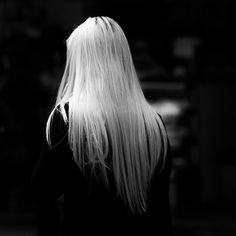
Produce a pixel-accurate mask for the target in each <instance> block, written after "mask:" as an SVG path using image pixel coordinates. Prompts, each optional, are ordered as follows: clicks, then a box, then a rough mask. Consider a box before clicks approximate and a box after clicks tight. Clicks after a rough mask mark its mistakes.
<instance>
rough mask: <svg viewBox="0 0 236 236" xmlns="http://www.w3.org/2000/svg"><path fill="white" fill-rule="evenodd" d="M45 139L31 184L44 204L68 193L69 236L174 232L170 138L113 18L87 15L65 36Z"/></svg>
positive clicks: (66, 223) (66, 221) (66, 231)
mask: <svg viewBox="0 0 236 236" xmlns="http://www.w3.org/2000/svg"><path fill="white" fill-rule="evenodd" d="M46 137H47V140H46V141H45V143H44V146H43V150H42V153H41V156H40V160H39V162H38V164H37V166H36V169H35V171H34V175H33V184H34V189H35V190H36V191H37V193H38V195H39V196H40V198H39V199H41V200H44V201H45V202H47V203H48V202H50V201H51V202H54V201H55V200H56V199H58V198H59V197H60V196H61V195H64V209H63V224H64V227H63V230H64V234H65V235H77V233H78V235H79V233H80V235H90V234H91V235H92V234H93V233H96V234H98V235H99V234H103V235H104V234H105V235H106V234H107V235H108V234H109V235H113V234H116V233H127V232H132V233H135V232H136V233H138V232H139V233H140V232H141V231H143V232H145V233H147V232H149V231H150V232H153V229H154V230H155V231H156V232H157V234H158V235H170V234H171V224H170V215H169V213H170V212H169V211H170V209H169V192H168V189H169V176H170V172H171V159H170V153H169V144H168V139H167V134H166V131H165V128H164V125H163V123H162V121H161V118H160V116H159V115H158V114H157V113H156V111H155V110H154V109H153V108H152V107H151V106H150V105H149V104H148V103H147V101H146V99H145V97H144V95H143V92H142V90H141V87H140V84H139V81H138V78H137V75H136V72H135V68H134V65H133V61H132V57H131V53H130V49H129V45H128V42H127V39H126V37H125V35H124V33H123V31H122V29H121V28H120V26H119V25H118V24H117V23H116V22H115V21H114V20H112V19H111V18H109V17H93V18H88V19H87V20H86V21H85V22H84V23H83V24H81V25H79V26H78V27H77V28H76V29H75V30H74V31H73V32H72V34H71V35H70V37H69V38H68V40H67V61H66V66H65V71H64V75H63V78H62V81H61V84H60V87H59V90H58V95H57V100H56V104H55V107H54V109H53V110H52V112H51V114H50V116H49V118H48V122H47V128H46ZM147 235H148V234H147Z"/></svg>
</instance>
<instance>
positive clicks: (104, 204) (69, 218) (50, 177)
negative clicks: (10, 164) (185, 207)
mask: <svg viewBox="0 0 236 236" xmlns="http://www.w3.org/2000/svg"><path fill="white" fill-rule="evenodd" d="M67 129H68V128H67V126H66V125H65V123H64V121H63V118H62V116H61V115H60V113H59V112H56V113H55V115H54V117H53V121H52V141H53V143H55V145H54V146H53V147H52V148H49V146H48V144H47V142H46V140H45V141H44V144H43V147H42V152H41V155H40V158H39V161H38V164H37V165H36V168H35V171H34V174H33V189H34V191H35V193H36V194H37V196H38V200H39V201H40V202H41V204H43V205H45V206H48V205H51V206H53V205H55V202H56V200H57V199H58V198H59V197H60V196H61V195H64V204H63V205H64V211H63V232H64V234H63V235H68V236H69V235H128V233H132V235H135V234H136V233H142V232H143V233H145V235H151V234H152V235H160V236H161V235H165V236H169V235H171V223H170V221H171V220H170V207H169V177H170V172H171V158H170V151H168V155H167V159H166V162H165V165H164V168H163V170H162V171H161V173H159V172H160V171H159V170H157V171H156V173H155V175H154V176H153V179H152V184H151V188H150V190H149V193H148V210H147V213H146V214H144V215H139V214H131V213H130V211H129V210H128V207H127V206H126V205H125V204H124V202H123V200H122V199H121V198H120V197H119V196H118V195H117V193H116V185H115V179H114V176H113V174H112V172H108V177H109V181H110V187H109V188H107V187H105V186H104V184H103V182H102V181H99V175H96V176H97V177H96V178H95V177H94V174H92V172H90V170H89V168H88V169H87V170H86V175H85V174H83V173H82V171H81V170H80V169H79V167H78V166H77V165H76V163H75V162H74V160H73V158H72V152H71V150H70V147H69V145H68V135H67ZM45 214H47V212H45ZM151 232H152V233H151ZM48 235H57V234H56V233H55V234H48Z"/></svg>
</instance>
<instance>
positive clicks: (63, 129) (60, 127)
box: [50, 104, 69, 144]
mask: <svg viewBox="0 0 236 236" xmlns="http://www.w3.org/2000/svg"><path fill="white" fill-rule="evenodd" d="M68 111H69V105H68V104H64V105H61V104H60V105H57V106H56V107H55V108H54V110H53V112H52V117H51V124H50V135H51V141H52V144H57V143H59V142H60V141H61V140H62V139H64V138H65V136H67V133H68V120H67V117H68Z"/></svg>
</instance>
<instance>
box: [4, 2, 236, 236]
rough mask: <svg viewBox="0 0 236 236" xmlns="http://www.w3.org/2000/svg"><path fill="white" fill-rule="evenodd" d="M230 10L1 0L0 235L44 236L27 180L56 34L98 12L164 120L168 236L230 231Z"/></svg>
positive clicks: (60, 38)
mask: <svg viewBox="0 0 236 236" xmlns="http://www.w3.org/2000/svg"><path fill="white" fill-rule="evenodd" d="M233 10H234V8H233V1H230V0H214V1H213V0H191V1H189V0H129V1H125V0H100V1H99V0H97V1H95V0H21V1H17V0H0V189H1V190H0V191H1V192H0V235H1V236H2V235H6V236H10V235H11V236H13V235H14V236H15V235H25V236H28V235H29V236H36V235H43V234H40V227H41V226H40V224H39V223H38V222H39V220H38V218H39V217H41V218H43V217H44V216H38V215H37V214H36V213H35V209H34V208H33V205H32V201H31V197H30V188H29V181H30V176H31V173H32V168H33V166H34V164H35V161H36V160H37V158H38V154H39V151H40V147H41V143H42V140H43V136H44V132H45V122H46V120H47V117H48V114H49V112H50V109H51V107H52V105H53V104H54V102H55V96H56V91H57V88H58V85H59V82H60V79H61V76H62V73H63V70H64V63H65V59H66V57H65V56H66V54H65V53H66V51H65V50H66V48H65V40H66V38H67V37H68V36H69V35H70V33H71V32H72V31H73V29H74V28H75V27H76V26H77V25H79V24H80V23H82V22H83V21H84V20H85V19H86V18H87V17H88V16H97V15H104V16H110V17H112V18H113V19H115V20H116V21H117V22H118V23H119V24H120V25H121V27H122V28H123V30H124V32H125V34H126V36H127V38H128V41H129V43H130V47H131V51H132V55H133V57H134V62H135V66H136V69H137V72H138V75H139V77H140V81H141V85H142V88H143V91H144V94H145V96H146V98H147V99H148V100H149V101H150V103H151V104H152V105H153V106H154V107H155V108H156V109H157V111H158V112H159V113H160V114H161V115H162V117H163V119H164V121H165V124H166V128H167V131H168V135H169V138H170V143H171V147H172V152H173V171H172V175H171V186H170V200H171V210H172V221H173V227H174V236H212V235H214V236H233V235H236V214H235V210H236V201H235V200H236V158H235V133H236V126H235V120H236V114H235V105H234V102H235V101H236V100H235V98H236V90H235V88H236V83H235V64H234V63H233V59H234V57H235V45H236V43H235V36H234V28H235V27H234V20H233V16H234V14H235V13H234V11H233ZM40 222H41V221H40ZM55 227H56V226H55Z"/></svg>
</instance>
